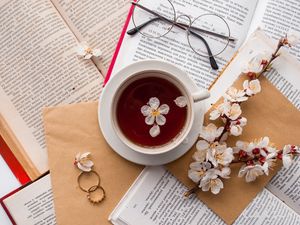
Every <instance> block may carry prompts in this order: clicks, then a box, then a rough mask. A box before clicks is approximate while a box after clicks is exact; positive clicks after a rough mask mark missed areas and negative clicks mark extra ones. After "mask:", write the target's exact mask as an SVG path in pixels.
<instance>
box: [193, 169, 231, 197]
mask: <svg viewBox="0 0 300 225" xmlns="http://www.w3.org/2000/svg"><path fill="white" fill-rule="evenodd" d="M230 172H231V171H230V168H228V167H225V168H223V169H222V170H221V171H220V170H217V169H209V170H208V171H207V172H206V175H205V176H204V177H203V178H202V179H201V182H200V184H199V187H200V188H201V189H202V191H209V190H211V192H212V193H213V194H215V195H216V194H218V193H219V192H220V190H221V189H223V188H224V185H223V182H222V180H221V179H220V178H219V176H220V177H223V178H229V174H230Z"/></svg>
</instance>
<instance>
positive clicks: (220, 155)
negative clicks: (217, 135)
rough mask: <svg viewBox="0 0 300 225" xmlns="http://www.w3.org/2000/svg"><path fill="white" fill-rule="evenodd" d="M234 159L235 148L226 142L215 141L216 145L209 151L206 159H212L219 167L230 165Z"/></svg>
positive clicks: (214, 164)
mask: <svg viewBox="0 0 300 225" xmlns="http://www.w3.org/2000/svg"><path fill="white" fill-rule="evenodd" d="M233 159H234V156H233V150H232V148H230V147H227V145H226V144H219V143H218V142H215V146H214V147H213V148H210V149H209V150H208V151H207V155H206V160H207V161H210V162H211V163H212V164H213V166H215V167H217V166H218V165H219V164H220V165H222V166H227V165H229V164H230V163H231V162H232V160H233Z"/></svg>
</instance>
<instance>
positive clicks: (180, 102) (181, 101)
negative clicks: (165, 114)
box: [174, 96, 188, 108]
mask: <svg viewBox="0 0 300 225" xmlns="http://www.w3.org/2000/svg"><path fill="white" fill-rule="evenodd" d="M174 102H175V104H176V105H177V106H178V107H180V108H183V107H185V106H187V103H188V101H187V98H186V97H185V96H179V97H177V98H176V99H175V100H174Z"/></svg>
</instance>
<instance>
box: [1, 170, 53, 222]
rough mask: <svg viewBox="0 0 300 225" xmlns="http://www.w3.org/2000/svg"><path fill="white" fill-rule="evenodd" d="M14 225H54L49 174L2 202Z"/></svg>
mask: <svg viewBox="0 0 300 225" xmlns="http://www.w3.org/2000/svg"><path fill="white" fill-rule="evenodd" d="M3 202H4V204H5V206H6V207H7V209H8V211H9V213H10V214H11V216H12V218H13V219H14V221H15V222H16V224H22V225H33V224H45V225H55V224H56V219H55V211H54V204H53V195H52V190H51V181H50V174H48V175H45V176H44V177H42V178H40V179H38V180H37V181H35V182H33V183H31V184H29V185H28V186H26V187H25V188H23V189H21V190H20V191H18V192H16V193H15V194H13V195H11V196H10V197H8V198H6V199H4V200H3Z"/></svg>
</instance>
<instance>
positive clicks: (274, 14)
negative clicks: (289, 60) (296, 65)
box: [248, 0, 300, 60]
mask: <svg viewBox="0 0 300 225" xmlns="http://www.w3.org/2000/svg"><path fill="white" fill-rule="evenodd" d="M299 14H300V1H299V0H288V1H283V0H261V1H259V2H258V5H257V10H256V13H255V16H254V17H253V21H252V23H251V26H250V29H249V34H248V36H249V35H250V34H251V33H252V32H253V31H254V30H255V29H256V28H257V27H261V28H262V29H263V30H264V31H265V32H266V33H267V34H268V36H270V37H271V38H272V39H274V40H278V39H279V38H280V37H284V36H285V35H286V34H287V33H289V32H290V31H293V32H296V33H298V35H300V17H299ZM289 52H290V53H291V54H292V55H294V56H295V57H297V59H298V60H300V45H298V46H297V47H296V48H292V49H290V50H289Z"/></svg>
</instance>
